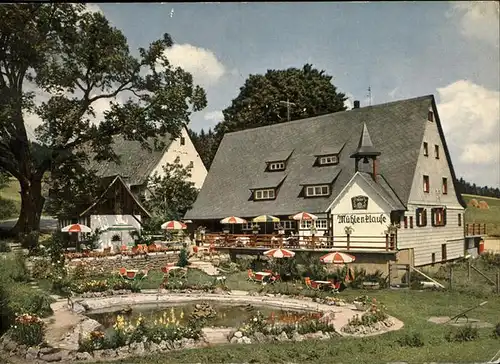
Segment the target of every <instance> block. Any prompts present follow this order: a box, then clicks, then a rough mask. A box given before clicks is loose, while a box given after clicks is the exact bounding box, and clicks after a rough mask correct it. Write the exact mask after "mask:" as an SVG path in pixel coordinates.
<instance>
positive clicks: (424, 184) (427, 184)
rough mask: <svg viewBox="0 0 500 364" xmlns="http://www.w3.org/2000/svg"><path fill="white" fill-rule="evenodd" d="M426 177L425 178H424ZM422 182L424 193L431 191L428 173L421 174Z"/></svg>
mask: <svg viewBox="0 0 500 364" xmlns="http://www.w3.org/2000/svg"><path fill="white" fill-rule="evenodd" d="M426 177H427V178H426ZM426 179H427V183H425V180H426ZM422 183H423V191H424V192H425V193H430V191H431V179H430V177H429V176H428V175H425V174H424V175H423V177H422Z"/></svg>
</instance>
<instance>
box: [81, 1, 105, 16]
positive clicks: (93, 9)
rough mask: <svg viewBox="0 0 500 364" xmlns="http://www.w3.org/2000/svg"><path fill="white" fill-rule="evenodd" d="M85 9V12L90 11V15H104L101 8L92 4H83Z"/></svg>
mask: <svg viewBox="0 0 500 364" xmlns="http://www.w3.org/2000/svg"><path fill="white" fill-rule="evenodd" d="M85 7H86V8H87V9H86V10H87V11H90V12H92V13H100V14H103V15H104V12H103V11H102V9H101V7H100V6H99V5H97V4H92V3H90V4H89V3H87V4H85Z"/></svg>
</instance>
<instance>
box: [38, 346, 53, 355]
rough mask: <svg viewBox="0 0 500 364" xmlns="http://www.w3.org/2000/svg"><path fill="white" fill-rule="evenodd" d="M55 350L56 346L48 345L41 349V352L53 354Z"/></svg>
mask: <svg viewBox="0 0 500 364" xmlns="http://www.w3.org/2000/svg"><path fill="white" fill-rule="evenodd" d="M55 351H56V349H55V348H53V347H51V346H46V347H44V348H41V349H40V354H51V353H53V352H55Z"/></svg>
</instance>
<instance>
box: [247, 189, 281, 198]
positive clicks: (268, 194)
mask: <svg viewBox="0 0 500 364" xmlns="http://www.w3.org/2000/svg"><path fill="white" fill-rule="evenodd" d="M253 197H254V200H274V198H275V197H276V193H275V190H274V188H269V189H263V190H255V191H254V193H253Z"/></svg>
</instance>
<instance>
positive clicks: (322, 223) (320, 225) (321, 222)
mask: <svg viewBox="0 0 500 364" xmlns="http://www.w3.org/2000/svg"><path fill="white" fill-rule="evenodd" d="M314 224H315V225H316V229H318V230H327V229H328V220H327V219H317V220H315V221H314Z"/></svg>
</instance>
